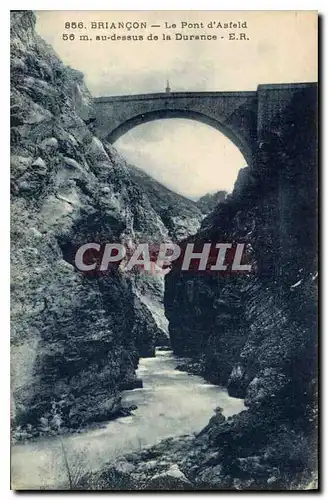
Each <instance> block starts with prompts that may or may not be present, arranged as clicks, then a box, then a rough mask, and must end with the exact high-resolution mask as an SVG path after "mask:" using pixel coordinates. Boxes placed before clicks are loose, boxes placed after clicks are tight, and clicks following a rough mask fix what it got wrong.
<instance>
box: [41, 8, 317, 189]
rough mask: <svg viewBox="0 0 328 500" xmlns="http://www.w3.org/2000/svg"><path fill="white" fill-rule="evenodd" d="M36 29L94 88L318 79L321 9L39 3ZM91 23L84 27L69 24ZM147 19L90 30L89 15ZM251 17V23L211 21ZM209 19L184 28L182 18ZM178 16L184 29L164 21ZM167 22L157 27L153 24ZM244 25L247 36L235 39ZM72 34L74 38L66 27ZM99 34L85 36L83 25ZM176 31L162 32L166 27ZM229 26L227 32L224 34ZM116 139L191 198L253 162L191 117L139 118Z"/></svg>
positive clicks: (225, 86) (133, 90) (250, 86)
mask: <svg viewBox="0 0 328 500" xmlns="http://www.w3.org/2000/svg"><path fill="white" fill-rule="evenodd" d="M36 15H37V26H36V27H37V31H38V33H39V34H40V35H41V36H42V37H43V38H44V39H45V40H46V41H47V42H48V43H50V44H51V45H52V46H53V47H54V49H55V51H56V52H57V54H58V55H59V57H60V58H61V59H62V60H63V62H64V63H65V64H68V65H70V66H71V67H73V68H76V69H78V70H80V71H82V72H83V73H84V75H85V82H86V85H87V87H88V88H89V90H90V92H91V93H92V95H94V96H95V97H96V96H105V95H127V94H138V93H151V92H163V91H164V88H165V86H166V81H167V79H169V80H170V86H171V89H172V91H224V90H255V89H256V88H257V86H258V85H259V84H261V83H281V82H285V83H292V82H304V81H317V33H316V25H317V17H316V13H315V12H311V11H298V12H293V11H271V12H270V11H248V12H247V11H245V12H238V11H235V12H233V11H232V12H229V11H215V12H213V11H212V12H211V11H203V12H199V11H198V12H197V11H180V12H179V11H162V12H161V11H152V12H149V11H148V12H147V11H138V12H131V11H121V12H120V11H37V12H36ZM81 21H82V22H83V31H79V30H78V29H65V23H66V22H81ZM119 21H121V22H128V21H133V22H137V23H140V22H147V29H145V30H143V29H132V30H130V31H129V30H128V29H127V28H124V29H120V30H119V29H109V28H106V29H103V30H101V29H91V22H109V23H111V22H114V23H118V22H119ZM230 21H233V22H237V21H241V22H244V21H246V23H247V28H246V29H242V28H241V29H228V30H225V29H223V28H215V29H209V28H207V26H208V23H210V22H212V23H218V22H221V24H223V23H225V22H230ZM182 22H186V23H191V24H193V25H195V23H198V24H200V23H201V22H203V23H204V28H199V29H195V28H184V29H182V28H181V23H182ZM165 23H167V26H172V24H173V23H175V24H176V26H177V27H176V29H173V28H165ZM152 24H156V25H160V28H151V27H150V25H152ZM230 32H236V33H239V32H245V33H246V35H247V38H248V40H247V41H246V40H234V41H229V40H228V34H229V33H230ZM64 33H65V34H69V33H74V34H75V40H74V41H65V40H63V36H62V35H63V34H64ZM80 33H83V34H87V35H88V36H89V37H90V38H92V41H80V40H79V39H78V38H79V34H80ZM150 33H153V34H157V35H158V38H159V39H158V41H152V42H149V41H136V42H128V41H112V40H107V41H99V42H97V41H95V37H96V35H110V36H111V35H113V34H116V35H143V36H144V38H146V37H147V36H148V35H149V34H150ZM163 33H165V34H166V35H169V36H171V40H170V41H164V40H163V39H162V34H163ZM175 33H181V34H185V35H194V34H202V33H204V34H211V35H213V34H216V35H217V36H218V40H216V41H214V40H208V41H190V40H188V41H187V40H182V41H177V40H175V39H174V37H175ZM222 34H223V35H224V39H221V36H220V35H222ZM115 147H117V149H118V150H119V151H120V152H121V153H122V154H123V155H124V156H125V157H126V158H127V159H128V161H129V162H130V163H134V164H136V165H138V166H139V167H141V168H143V169H144V170H145V171H146V172H148V173H150V174H151V175H152V176H153V177H154V178H156V179H157V180H159V181H161V182H163V183H164V184H165V185H167V186H168V187H170V188H171V189H173V190H175V191H177V192H179V193H181V194H184V195H185V196H188V197H190V198H197V197H199V196H201V195H203V194H205V193H206V192H215V191H217V190H219V189H226V190H228V191H231V190H232V188H233V183H234V181H235V179H236V177H237V174H238V171H239V169H240V168H242V167H243V166H245V164H246V162H245V159H244V158H243V156H242V154H241V153H240V152H239V150H238V149H237V148H236V147H235V145H234V144H232V143H231V142H230V141H229V140H228V139H227V138H226V137H225V136H224V135H222V134H221V133H220V132H219V131H217V130H214V129H213V128H211V127H209V126H207V125H204V124H201V123H198V122H195V121H191V120H181V119H170V120H158V121H153V122H150V123H147V124H143V125H140V126H138V127H135V128H134V129H132V130H131V131H129V132H128V133H127V134H125V135H124V136H123V137H121V138H120V139H119V140H118V141H117V142H116V143H115Z"/></svg>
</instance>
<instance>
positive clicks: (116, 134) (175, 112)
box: [106, 108, 252, 165]
mask: <svg viewBox="0 0 328 500" xmlns="http://www.w3.org/2000/svg"><path fill="white" fill-rule="evenodd" d="M169 118H184V119H187V120H194V121H198V122H201V123H204V124H206V125H209V126H210V127H213V128H214V129H216V130H218V131H219V132H221V133H222V134H223V135H225V136H226V137H227V138H228V139H229V140H230V141H231V142H232V143H233V144H235V146H236V147H237V148H238V149H239V150H240V152H241V153H242V155H243V156H244V158H245V160H246V162H247V164H248V165H250V164H251V161H252V150H251V148H250V147H249V145H248V144H247V143H246V141H245V140H243V138H242V137H241V136H240V135H239V134H238V132H237V131H235V130H232V129H231V127H229V126H227V125H226V124H223V123H222V122H220V121H219V120H218V119H214V118H211V117H210V116H207V115H205V114H203V113H199V112H197V111H194V110H187V109H170V108H166V109H157V110H155V111H148V112H145V113H140V114H138V115H135V116H133V117H132V118H129V119H127V120H126V121H124V122H122V123H121V124H120V125H119V126H118V127H116V128H115V129H114V130H112V131H110V132H109V134H108V135H107V137H106V141H107V142H109V143H110V144H113V143H114V142H115V141H117V140H118V139H119V138H120V137H121V136H122V135H124V134H126V133H127V132H129V130H131V129H132V128H134V127H136V126H138V125H141V124H143V123H148V122H151V121H154V120H163V119H169Z"/></svg>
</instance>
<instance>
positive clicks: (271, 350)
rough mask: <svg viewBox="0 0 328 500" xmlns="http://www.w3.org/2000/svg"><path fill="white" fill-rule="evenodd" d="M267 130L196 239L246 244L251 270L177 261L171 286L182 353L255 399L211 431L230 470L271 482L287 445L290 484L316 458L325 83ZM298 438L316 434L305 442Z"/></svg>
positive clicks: (169, 303) (173, 329)
mask: <svg viewBox="0 0 328 500" xmlns="http://www.w3.org/2000/svg"><path fill="white" fill-rule="evenodd" d="M296 117H297V118H296ZM268 130H270V132H268V133H265V134H264V133H262V136H261V137H260V140H259V143H258V152H257V157H256V159H255V162H254V165H253V166H252V167H247V168H245V169H243V170H241V171H240V175H239V178H238V179H237V182H236V184H235V189H234V191H233V193H232V195H231V196H229V197H228V198H227V200H226V201H224V202H223V203H221V204H219V205H218V206H217V208H216V210H214V212H212V213H211V214H210V215H209V216H208V217H207V218H206V219H205V220H204V221H203V224H202V227H201V230H200V231H199V232H198V233H197V235H196V236H195V237H194V238H192V239H190V241H196V242H200V241H212V242H238V243H240V242H244V243H245V244H246V249H247V254H248V259H249V262H251V264H252V271H251V272H250V273H248V274H239V275H237V274H231V275H225V276H223V275H214V274H213V273H212V274H211V273H208V274H205V275H202V276H201V275H193V274H191V273H190V272H181V271H180V270H179V269H178V268H177V267H176V268H175V269H173V271H172V272H171V273H170V274H169V275H167V277H166V295H165V307H166V315H167V317H168V319H169V332H170V337H171V343H172V346H173V349H174V350H175V352H176V353H178V354H180V355H186V356H189V357H190V358H191V360H192V362H191V363H190V366H191V367H192V368H193V369H194V370H195V369H196V371H198V372H201V373H202V374H204V376H205V377H206V378H208V379H209V380H212V381H214V382H217V383H220V384H223V385H227V386H228V390H229V393H230V394H231V395H233V396H237V397H244V398H245V404H246V405H247V407H248V408H249V410H248V412H247V413H246V414H241V415H240V416H237V417H235V418H234V420H233V421H232V422H230V423H229V425H227V424H222V425H214V424H212V425H210V426H209V428H208V429H207V431H206V432H205V433H204V436H203V437H202V439H205V437H207V439H208V440H209V441H208V442H207V444H208V445H209V447H210V448H211V447H213V448H215V449H216V450H220V453H221V455H222V456H221V457H220V460H219V461H218V462H217V463H220V464H222V467H223V468H222V470H221V472H222V474H223V475H222V477H221V480H222V478H224V472H223V471H225V474H228V473H229V474H230V472H229V470H231V467H232V468H233V470H234V474H235V475H236V476H237V477H240V478H243V481H244V484H245V485H246V486H247V484H249V487H254V486H256V487H261V488H263V487H268V486H267V485H266V484H265V481H266V480H267V479H269V477H270V476H269V475H270V470H271V469H270V467H273V466H276V465H277V463H278V462H279V453H280V454H281V464H280V467H281V470H280V472H279V471H278V472H279V474H280V475H279V478H276V480H275V482H276V484H279V485H280V486H281V485H283V486H284V487H285V486H286V484H292V482H293V481H294V484H296V483H295V481H296V482H297V480H299V481H300V480H301V479H300V476H298V474H301V471H303V472H304V470H306V471H307V473H308V472H309V469H310V470H311V467H312V468H315V465H314V462H315V454H316V452H315V440H316V439H315V434H313V433H314V432H315V431H314V427H313V425H314V422H315V418H316V417H315V415H316V399H315V393H316V382H315V381H316V369H317V362H316V264H317V263H316V253H315V248H316V230H317V226H316V209H315V207H316V187H317V184H316V89H315V88H308V89H305V90H300V91H299V92H298V93H296V94H295V95H294V97H293V100H292V101H291V103H290V105H289V107H288V108H287V109H286V111H285V113H284V115H283V116H279V117H278V118H277V119H275V121H274V122H273V123H272V124H271V126H270V127H268ZM279 433H281V434H282V435H284V436H285V439H286V442H288V443H289V444H286V450H285V451H283V450H282V449H280V450H278V441H277V435H278V434H279ZM296 436H297V437H296ZM297 440H298V441H297ZM307 440H309V441H307ZM251 441H252V444H251ZM297 442H303V444H304V443H307V444H306V445H304V447H303V448H302V450H300V449H299V447H298V444H297ZM289 445H290V449H288V446H289ZM225 448H226V450H229V453H225V452H224V449H225ZM265 449H266V452H267V455H266V457H265V458H263V454H264V450H265ZM270 453H271V454H273V455H274V456H275V458H274V459H272V461H271V462H270V460H271V458H270ZM293 453H294V454H298V458H297V459H295V456H294V457H292V455H293ZM254 454H256V455H258V459H257V461H260V462H261V463H262V462H263V463H262V465H263V464H264V465H263V466H264V469H262V476H261V472H259V473H257V472H256V464H255V462H254V464H253V465H252V463H251V461H250V462H249V467H248V469H247V470H246V469H244V468H243V466H244V465H245V464H242V463H241V461H240V460H241V457H250V456H251V455H254ZM199 458H200V457H199V456H198V457H197V459H199ZM293 460H295V463H294V467H295V470H294V472H293V465H292V464H293ZM313 461H314V462H313ZM260 462H259V463H260ZM274 462H275V465H274ZM296 462H297V464H296ZM204 467H205V465H204ZM284 467H285V471H283V470H282V469H283V468H284ZM265 469H267V470H266V472H264V471H265ZM312 470H313V469H312ZM271 472H272V470H271ZM267 474H269V475H267ZM277 474H278V473H277V472H275V474H273V473H272V475H273V476H276V475H277ZM293 474H294V476H293ZM296 477H297V478H298V479H295V478H296ZM309 477H310V476H308V478H309ZM217 480H218V481H220V478H219V477H218V478H217ZM247 481H248V483H247Z"/></svg>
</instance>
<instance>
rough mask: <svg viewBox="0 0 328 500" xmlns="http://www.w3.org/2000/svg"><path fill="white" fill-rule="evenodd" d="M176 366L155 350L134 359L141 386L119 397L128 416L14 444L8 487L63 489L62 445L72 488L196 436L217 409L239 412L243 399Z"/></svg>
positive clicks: (65, 481) (171, 358)
mask: <svg viewBox="0 0 328 500" xmlns="http://www.w3.org/2000/svg"><path fill="white" fill-rule="evenodd" d="M180 361H182V360H180V359H179V358H177V357H175V356H174V355H173V354H172V352H171V351H159V350H157V352H156V357H155V358H143V359H141V360H140V364H139V367H138V370H137V376H138V377H140V378H141V379H142V380H143V387H142V388H139V389H134V390H129V391H125V392H124V393H123V397H122V404H123V406H127V407H129V406H131V405H136V406H137V409H136V410H135V411H133V414H132V415H130V416H126V417H121V418H118V419H116V420H113V421H110V422H108V423H106V424H104V425H102V426H101V427H100V426H99V427H97V428H93V429H90V430H88V431H86V432H82V433H80V434H67V435H62V436H61V437H60V438H59V437H51V438H40V439H37V440H35V441H33V442H28V443H26V444H18V445H14V446H13V447H12V452H11V459H12V471H13V476H12V485H13V488H15V489H45V488H46V489H58V488H63V489H67V488H69V482H68V476H67V467H66V465H65V457H64V454H63V446H64V449H65V453H66V455H67V462H68V464H69V469H70V472H71V475H72V478H73V481H74V484H77V483H78V482H79V481H80V479H81V477H83V476H84V475H85V474H87V473H92V472H96V471H98V470H99V469H101V467H103V466H104V465H105V464H107V463H108V462H113V463H114V462H117V461H118V459H119V457H122V456H124V455H126V454H129V453H131V452H140V450H141V449H143V448H144V447H149V446H154V445H158V444H159V443H160V441H162V440H163V439H166V438H170V437H177V436H181V435H186V434H188V435H190V434H193V433H197V432H199V431H201V429H202V428H203V427H204V426H205V425H206V424H207V423H208V420H209V418H211V416H213V410H214V409H215V408H216V407H218V406H220V407H221V408H223V414H224V415H225V416H226V417H229V416H231V415H233V414H236V413H239V412H240V411H242V410H243V409H244V404H243V400H241V399H236V398H231V397H229V395H228V394H227V391H226V390H225V389H223V388H221V387H218V386H214V385H212V384H208V383H206V382H205V381H204V380H203V379H202V378H201V377H199V376H196V375H189V374H188V373H186V372H182V371H180V370H176V366H177V365H178V364H179V362H180Z"/></svg>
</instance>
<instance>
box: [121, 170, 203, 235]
mask: <svg viewBox="0 0 328 500" xmlns="http://www.w3.org/2000/svg"><path fill="white" fill-rule="evenodd" d="M128 168H129V172H130V174H131V177H132V179H133V180H134V181H135V182H136V184H138V185H139V186H140V187H141V188H142V191H143V192H144V193H145V194H146V195H147V198H148V199H149V201H150V203H151V205H152V207H153V209H154V210H155V211H156V212H157V213H158V215H159V216H160V218H161V220H162V221H163V224H164V225H165V226H166V227H167V229H168V231H169V235H170V238H171V239H172V240H173V241H180V240H182V239H184V238H187V237H188V236H191V235H193V234H195V233H196V231H197V230H198V229H199V227H200V224H201V221H202V219H203V217H204V216H203V214H202V212H201V210H200V209H199V207H198V202H197V203H196V202H194V201H192V200H189V199H188V198H185V197H184V196H182V195H179V194H177V193H174V192H173V191H171V190H170V189H168V188H166V187H165V186H163V185H162V184H160V183H159V182H157V181H155V179H153V178H152V177H150V176H149V175H147V174H146V173H145V172H143V171H142V170H141V169H140V168H137V167H134V166H132V165H129V166H128Z"/></svg>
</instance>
